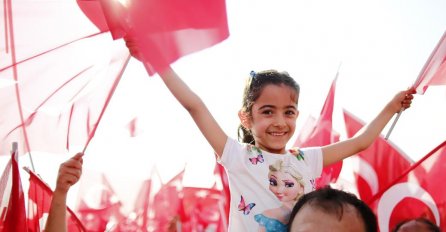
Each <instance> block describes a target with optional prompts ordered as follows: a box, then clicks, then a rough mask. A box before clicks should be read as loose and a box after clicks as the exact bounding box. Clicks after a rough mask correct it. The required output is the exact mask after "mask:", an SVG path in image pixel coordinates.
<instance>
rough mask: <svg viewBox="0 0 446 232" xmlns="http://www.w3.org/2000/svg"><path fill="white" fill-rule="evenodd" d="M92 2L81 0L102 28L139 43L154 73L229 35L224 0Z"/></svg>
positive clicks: (86, 11) (94, 21)
mask: <svg viewBox="0 0 446 232" xmlns="http://www.w3.org/2000/svg"><path fill="white" fill-rule="evenodd" d="M89 2H91V1H86V0H78V3H79V4H80V6H81V8H83V11H84V13H85V14H86V15H87V16H88V18H90V20H91V21H92V22H93V23H94V24H95V25H96V26H97V27H98V28H99V29H100V30H106V29H108V30H110V32H111V34H112V36H113V39H119V38H123V37H128V38H131V39H132V40H133V41H135V42H136V43H137V45H138V47H139V49H140V52H141V54H142V59H143V60H144V63H145V64H146V68H147V71H148V72H149V74H150V75H153V74H154V73H156V72H158V71H162V70H164V69H165V68H167V67H169V65H170V64H171V63H173V62H175V61H176V60H177V59H179V58H181V57H182V56H185V55H188V54H190V53H193V52H196V51H199V50H202V49H205V48H208V47H211V46H213V45H215V44H217V43H219V42H221V41H223V40H224V39H226V38H227V37H228V36H229V29H228V25H227V16H226V3H225V1H224V0H213V1H208V0H187V1H186V0H173V1H163V0H160V1H147V0H134V1H109V0H99V2H100V6H101V7H98V6H97V5H96V6H95V5H94V3H89ZM87 7H89V8H87ZM102 14H103V17H101V16H102ZM104 21H105V22H106V25H104Z"/></svg>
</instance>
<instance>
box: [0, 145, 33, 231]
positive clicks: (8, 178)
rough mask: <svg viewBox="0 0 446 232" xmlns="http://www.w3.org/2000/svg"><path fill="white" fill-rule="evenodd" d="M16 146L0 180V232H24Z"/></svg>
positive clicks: (22, 195)
mask: <svg viewBox="0 0 446 232" xmlns="http://www.w3.org/2000/svg"><path fill="white" fill-rule="evenodd" d="M17 160H18V152H17V144H16V143H14V145H13V149H12V152H11V159H10V161H9V162H8V164H6V167H5V170H4V171H3V174H2V177H1V179H0V213H1V214H0V231H17V232H26V231H27V226H26V211H25V195H24V194H23V188H22V182H21V181H20V172H19V164H18V161H17Z"/></svg>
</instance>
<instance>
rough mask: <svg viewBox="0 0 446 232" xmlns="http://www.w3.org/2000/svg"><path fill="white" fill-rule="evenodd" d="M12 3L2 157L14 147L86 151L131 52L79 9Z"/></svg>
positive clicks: (0, 92) (3, 46)
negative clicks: (12, 145)
mask: <svg viewBox="0 0 446 232" xmlns="http://www.w3.org/2000/svg"><path fill="white" fill-rule="evenodd" d="M5 3H9V4H6V8H5V9H4V10H5V12H7V14H6V15H5V25H6V28H5V30H0V37H2V38H5V40H4V41H5V42H4V43H3V42H2V43H0V83H1V84H0V109H2V120H0V154H6V153H7V151H6V150H5V149H6V148H7V147H8V146H9V144H10V143H11V142H12V141H23V142H22V143H20V144H19V145H20V146H19V153H25V152H28V151H45V152H54V153H59V152H60V153H62V152H66V151H67V150H68V149H70V147H72V146H78V147H81V148H82V147H85V146H86V144H88V142H89V141H90V139H91V138H92V136H93V135H94V131H95V129H96V127H97V125H98V123H99V121H100V118H101V116H102V114H103V111H104V109H105V108H106V106H107V104H108V102H109V100H110V97H111V95H112V94H113V91H114V88H115V87H116V85H117V83H118V81H119V80H120V77H121V74H122V71H123V69H124V68H125V66H126V63H127V60H128V59H129V53H128V49H127V48H126V47H125V46H124V45H123V44H122V43H114V42H113V41H111V40H110V37H109V35H108V34H107V33H102V32H101V30H100V29H98V28H97V27H96V26H95V25H94V24H92V23H91V22H90V21H89V20H88V18H86V17H85V15H84V14H83V13H82V11H81V10H80V9H79V7H78V5H77V4H76V2H73V1H60V2H54V1H32V0H21V1H9V0H7V1H5ZM29 12H32V14H30V13H29ZM12 21H13V22H14V23H12ZM30 25H32V27H30ZM2 41H3V40H2ZM42 131H51V133H41V132H42Z"/></svg>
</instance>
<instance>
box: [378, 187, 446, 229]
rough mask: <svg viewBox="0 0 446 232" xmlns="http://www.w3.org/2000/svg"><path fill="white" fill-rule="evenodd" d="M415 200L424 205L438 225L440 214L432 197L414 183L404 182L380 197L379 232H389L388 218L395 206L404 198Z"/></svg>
mask: <svg viewBox="0 0 446 232" xmlns="http://www.w3.org/2000/svg"><path fill="white" fill-rule="evenodd" d="M406 197H410V198H415V199H418V200H420V201H422V202H423V203H425V204H426V205H427V206H428V207H429V209H430V210H431V211H432V213H433V215H434V217H435V222H436V224H437V225H439V224H440V212H439V211H438V208H437V205H436V204H435V201H434V199H433V198H432V196H431V195H430V194H429V193H428V192H427V191H426V190H425V189H423V188H422V187H421V186H419V185H418V184H415V183H410V182H405V183H399V184H395V185H394V186H392V187H391V188H389V189H388V190H387V191H386V192H384V194H383V195H382V197H381V199H380V201H379V202H378V209H377V217H378V225H379V228H380V231H381V232H388V231H389V223H390V216H391V215H392V211H393V209H394V208H395V206H396V205H397V204H398V203H399V202H400V201H402V200H403V199H404V198H406Z"/></svg>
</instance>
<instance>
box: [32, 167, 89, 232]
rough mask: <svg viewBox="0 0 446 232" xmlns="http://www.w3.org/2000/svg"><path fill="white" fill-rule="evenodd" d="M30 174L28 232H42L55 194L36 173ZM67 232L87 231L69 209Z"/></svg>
mask: <svg viewBox="0 0 446 232" xmlns="http://www.w3.org/2000/svg"><path fill="white" fill-rule="evenodd" d="M27 171H28V173H29V190H28V229H29V230H28V231H35V232H40V231H43V229H44V228H45V223H46V219H47V217H48V213H49V211H50V206H51V198H52V196H53V192H52V191H51V189H50V187H48V185H46V184H45V183H44V182H43V181H42V180H41V179H40V178H39V177H38V176H37V175H36V174H35V173H34V172H32V171H31V170H28V169H27ZM66 220H67V229H68V230H67V231H70V232H75V231H87V230H86V229H85V228H84V226H83V225H82V223H81V222H80V221H79V219H78V218H77V217H76V215H75V214H74V212H73V211H72V210H71V209H70V208H69V207H67V219H66Z"/></svg>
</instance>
